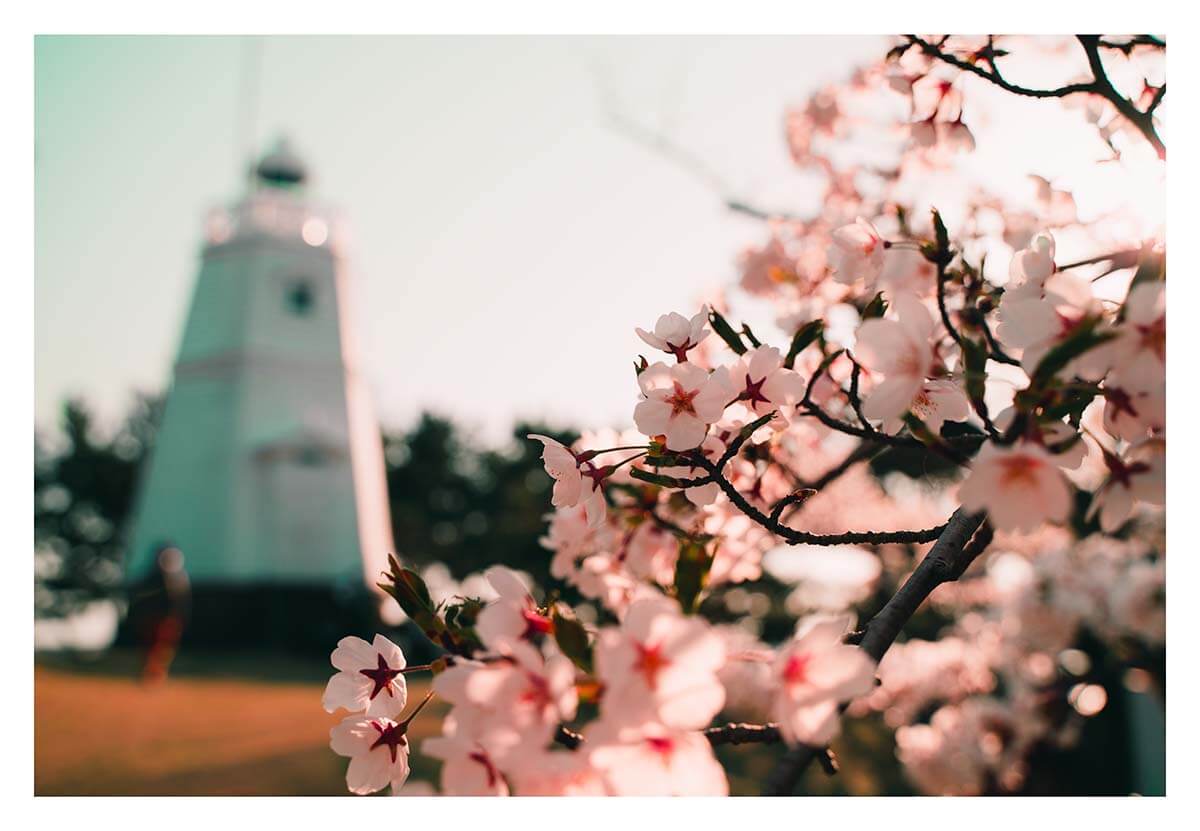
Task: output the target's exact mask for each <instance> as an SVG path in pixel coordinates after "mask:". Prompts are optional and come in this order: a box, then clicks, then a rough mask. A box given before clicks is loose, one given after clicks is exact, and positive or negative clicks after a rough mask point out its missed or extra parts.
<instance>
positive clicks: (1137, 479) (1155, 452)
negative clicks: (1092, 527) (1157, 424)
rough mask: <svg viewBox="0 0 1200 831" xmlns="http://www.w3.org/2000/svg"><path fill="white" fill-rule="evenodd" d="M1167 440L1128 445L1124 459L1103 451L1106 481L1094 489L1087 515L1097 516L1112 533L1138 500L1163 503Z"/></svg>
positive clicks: (1102, 527) (1101, 525)
mask: <svg viewBox="0 0 1200 831" xmlns="http://www.w3.org/2000/svg"><path fill="white" fill-rule="evenodd" d="M1166 451H1167V448H1166V442H1165V441H1163V440H1162V439H1146V440H1145V441H1143V442H1141V443H1139V444H1136V445H1134V446H1133V447H1130V448H1129V449H1128V450H1127V451H1126V452H1125V454H1124V458H1121V457H1118V456H1117V455H1116V454H1114V453H1112V452H1109V451H1107V450H1105V451H1104V459H1105V462H1106V464H1107V466H1108V470H1109V477H1108V480H1107V481H1106V482H1105V483H1104V484H1103V485H1102V486H1101V487H1100V489H1099V490H1097V491H1096V493H1095V495H1094V496H1093V498H1092V506H1091V508H1090V509H1089V510H1088V518H1089V519H1090V518H1092V517H1093V516H1096V515H1099V518H1100V527H1101V529H1103V530H1104V532H1105V533H1107V534H1115V533H1116V532H1117V531H1118V530H1119V529H1120V527H1121V526H1122V525H1124V524H1125V521H1126V520H1127V519H1129V516H1130V514H1132V513H1133V508H1134V504H1135V503H1136V502H1137V501H1139V500H1140V501H1142V502H1148V503H1150V504H1152V505H1162V504H1164V503H1165V502H1166V487H1167V482H1166V473H1167V458H1166Z"/></svg>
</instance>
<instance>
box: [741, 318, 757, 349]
mask: <svg viewBox="0 0 1200 831" xmlns="http://www.w3.org/2000/svg"><path fill="white" fill-rule="evenodd" d="M742 334H743V335H745V336H746V340H748V341H750V345H751V346H753V347H754V348H755V349H757V348H758V347H760V346H762V341H760V340H759V339H758V338H756V337H754V332H752V331H751V330H750V324H749V323H743V324H742Z"/></svg>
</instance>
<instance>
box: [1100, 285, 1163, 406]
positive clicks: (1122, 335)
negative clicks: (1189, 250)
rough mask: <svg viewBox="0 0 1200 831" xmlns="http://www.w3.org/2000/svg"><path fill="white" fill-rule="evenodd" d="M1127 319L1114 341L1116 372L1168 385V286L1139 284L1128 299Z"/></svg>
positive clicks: (1131, 290)
mask: <svg viewBox="0 0 1200 831" xmlns="http://www.w3.org/2000/svg"><path fill="white" fill-rule="evenodd" d="M1123 311H1124V319H1123V320H1122V321H1121V324H1120V325H1119V326H1118V327H1117V331H1118V335H1117V338H1116V339H1115V340H1114V341H1113V342H1112V346H1111V349H1112V351H1113V353H1114V354H1113V357H1112V363H1113V364H1114V367H1115V371H1116V372H1118V373H1119V374H1120V375H1122V376H1124V377H1127V378H1141V379H1144V382H1145V383H1146V384H1147V385H1148V384H1150V383H1151V382H1154V383H1159V384H1162V385H1165V384H1166V376H1165V373H1166V361H1167V287H1166V284H1165V283H1162V282H1158V281H1153V282H1147V283H1139V284H1138V285H1136V286H1134V287H1133V288H1131V289H1130V290H1129V296H1128V297H1126V298H1125V306H1124V309H1123Z"/></svg>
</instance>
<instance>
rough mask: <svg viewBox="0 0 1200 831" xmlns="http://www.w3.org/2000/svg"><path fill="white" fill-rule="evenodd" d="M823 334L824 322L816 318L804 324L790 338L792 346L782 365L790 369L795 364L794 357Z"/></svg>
mask: <svg viewBox="0 0 1200 831" xmlns="http://www.w3.org/2000/svg"><path fill="white" fill-rule="evenodd" d="M824 332H825V321H824V320H821V319H820V318H818V319H817V320H810V321H809V322H808V323H805V324H804V325H803V326H801V327H800V328H799V329H798V330H796V334H795V335H793V336H792V345H791V346H790V347H788V353H787V357H786V358H784V360H783V365H784V366H785V367H787V368H788V369H791V368H792V367H793V366H795V364H796V357H797V356H798V355H799V354H800V353H801V352H803V351H804V350H805V349H806V348H808V345H809V344H811V343H812V342H813V341H815V340H816V339H817V338H819V337H820V336H821V335H822V334H823V333H824Z"/></svg>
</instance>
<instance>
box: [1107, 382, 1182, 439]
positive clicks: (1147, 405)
mask: <svg viewBox="0 0 1200 831" xmlns="http://www.w3.org/2000/svg"><path fill="white" fill-rule="evenodd" d="M1166 427H1167V385H1166V381H1165V379H1164V378H1163V377H1161V374H1156V373H1153V372H1150V373H1141V374H1138V373H1133V372H1127V371H1124V370H1118V371H1114V372H1111V373H1109V375H1108V377H1106V378H1105V379H1104V429H1105V430H1106V431H1107V432H1108V434H1109V435H1111V436H1113V437H1114V438H1118V439H1124V440H1125V441H1130V442H1136V441H1139V440H1141V439H1144V438H1145V437H1146V436H1147V434H1150V433H1158V432H1162V431H1163V430H1165V429H1166Z"/></svg>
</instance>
